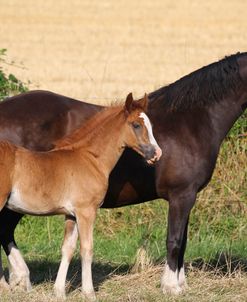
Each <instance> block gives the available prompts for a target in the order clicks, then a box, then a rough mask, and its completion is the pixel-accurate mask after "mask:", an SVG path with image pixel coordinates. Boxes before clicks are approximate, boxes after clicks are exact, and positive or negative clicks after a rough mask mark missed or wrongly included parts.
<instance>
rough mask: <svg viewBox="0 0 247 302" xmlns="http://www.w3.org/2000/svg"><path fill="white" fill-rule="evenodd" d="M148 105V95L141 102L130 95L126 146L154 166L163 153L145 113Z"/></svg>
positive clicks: (126, 103) (127, 107)
mask: <svg viewBox="0 0 247 302" xmlns="http://www.w3.org/2000/svg"><path fill="white" fill-rule="evenodd" d="M147 105H148V97H147V95H146V94H145V96H144V97H143V98H142V99H141V100H139V101H134V100H133V96H132V93H130V94H128V96H127V98H126V101H125V107H124V110H125V115H126V119H127V121H126V128H127V131H126V137H125V144H126V146H127V147H129V148H132V149H134V150H135V151H136V152H138V153H139V154H140V155H141V156H143V157H144V158H145V159H146V161H147V163H149V164H153V163H154V162H155V161H158V160H159V159H160V157H161V155H162V151H161V149H160V147H159V146H158V144H157V142H156V140H155V138H154V136H153V131H152V125H151V123H150V120H149V118H148V116H147V115H146V113H145V112H146V111H147Z"/></svg>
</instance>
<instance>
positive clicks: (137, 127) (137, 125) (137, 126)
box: [132, 122, 141, 129]
mask: <svg viewBox="0 0 247 302" xmlns="http://www.w3.org/2000/svg"><path fill="white" fill-rule="evenodd" d="M132 127H133V128H134V129H140V128H141V125H140V124H139V123H137V122H134V123H132Z"/></svg>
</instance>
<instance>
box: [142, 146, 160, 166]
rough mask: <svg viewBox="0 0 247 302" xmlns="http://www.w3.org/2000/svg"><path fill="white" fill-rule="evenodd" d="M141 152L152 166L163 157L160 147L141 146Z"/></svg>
mask: <svg viewBox="0 0 247 302" xmlns="http://www.w3.org/2000/svg"><path fill="white" fill-rule="evenodd" d="M141 151H142V152H143V154H144V157H145V159H146V161H147V163H148V164H150V165H152V164H154V163H155V162H156V161H158V160H159V159H160V157H161V155H162V150H161V149H160V147H159V146H158V145H151V144H150V145H141Z"/></svg>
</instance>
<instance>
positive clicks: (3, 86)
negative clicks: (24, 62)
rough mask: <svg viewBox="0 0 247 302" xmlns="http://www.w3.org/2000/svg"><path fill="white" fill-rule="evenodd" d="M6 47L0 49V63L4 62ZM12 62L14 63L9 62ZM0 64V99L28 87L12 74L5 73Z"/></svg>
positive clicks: (23, 90)
mask: <svg viewBox="0 0 247 302" xmlns="http://www.w3.org/2000/svg"><path fill="white" fill-rule="evenodd" d="M6 51H7V50H6V49H4V48H2V49H0V64H1V65H2V63H5V58H4V56H5V55H6ZM11 64H14V63H11ZM1 65H0V101H1V100H3V99H4V98H6V97H7V96H9V95H15V94H18V93H21V92H25V91H27V90H28V88H27V87H26V86H25V85H24V84H23V82H21V81H20V80H18V79H17V78H16V77H15V76H14V75H13V74H11V73H10V74H6V73H5V72H4V71H3V68H2V66H1Z"/></svg>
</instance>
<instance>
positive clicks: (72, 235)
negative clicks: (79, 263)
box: [54, 216, 78, 298]
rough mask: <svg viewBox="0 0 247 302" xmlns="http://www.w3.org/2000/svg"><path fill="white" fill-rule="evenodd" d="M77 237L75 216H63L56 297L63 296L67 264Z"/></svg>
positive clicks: (55, 285)
mask: <svg viewBox="0 0 247 302" xmlns="http://www.w3.org/2000/svg"><path fill="white" fill-rule="evenodd" d="M77 239H78V230H77V225H76V222H75V218H73V217H70V216H66V217H65V233H64V240H63V245H62V260H61V263H60V266H59V270H58V273H57V278H56V281H55V284H54V290H55V294H56V296H57V297H58V298H65V283H66V276H67V272H68V268H69V264H70V262H71V259H72V257H73V254H74V251H75V248H76V242H77Z"/></svg>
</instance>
